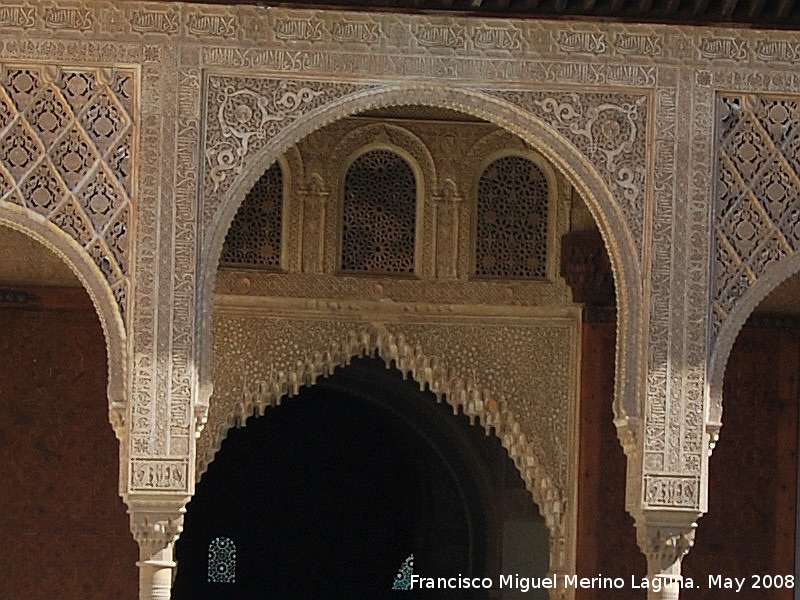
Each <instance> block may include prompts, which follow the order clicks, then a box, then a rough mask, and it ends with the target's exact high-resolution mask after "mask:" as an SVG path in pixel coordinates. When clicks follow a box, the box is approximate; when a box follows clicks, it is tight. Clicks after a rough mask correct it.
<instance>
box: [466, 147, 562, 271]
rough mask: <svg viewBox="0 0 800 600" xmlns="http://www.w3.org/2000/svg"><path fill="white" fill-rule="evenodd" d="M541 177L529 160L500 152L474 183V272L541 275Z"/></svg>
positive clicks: (543, 201) (543, 225)
mask: <svg viewBox="0 0 800 600" xmlns="http://www.w3.org/2000/svg"><path fill="white" fill-rule="evenodd" d="M547 201H548V189H547V179H546V178H545V176H544V173H542V171H541V169H540V168H539V167H538V166H536V165H535V164H534V163H533V162H532V161H530V160H528V159H526V158H522V157H520V156H506V157H504V158H500V159H498V160H496V161H494V162H493V163H491V164H490V165H489V166H488V167H486V169H485V170H484V172H483V173H482V175H481V178H480V180H479V182H478V203H477V210H476V218H475V220H476V229H475V234H476V235H475V274H476V275H478V276H486V277H532V278H537V277H545V276H546V272H547V271H546V266H547Z"/></svg>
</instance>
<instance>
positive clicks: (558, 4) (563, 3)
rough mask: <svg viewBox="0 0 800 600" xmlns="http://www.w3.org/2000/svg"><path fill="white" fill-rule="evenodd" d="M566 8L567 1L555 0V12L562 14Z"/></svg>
mask: <svg viewBox="0 0 800 600" xmlns="http://www.w3.org/2000/svg"><path fill="white" fill-rule="evenodd" d="M566 8H567V0H556V5H555V10H556V12H564V10H566Z"/></svg>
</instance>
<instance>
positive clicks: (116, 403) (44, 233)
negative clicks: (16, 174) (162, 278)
mask: <svg viewBox="0 0 800 600" xmlns="http://www.w3.org/2000/svg"><path fill="white" fill-rule="evenodd" d="M0 224H1V225H5V226H7V227H10V228H11V229H14V230H16V231H19V232H20V233H24V234H25V235H28V236H30V237H31V238H33V239H35V240H36V241H37V242H39V243H41V244H42V245H43V246H45V247H46V248H47V249H48V250H50V251H52V252H53V253H54V254H55V255H56V256H58V257H59V258H60V259H61V260H62V261H63V262H64V263H65V264H66V265H67V267H68V268H69V269H70V270H71V271H72V272H73V273H74V274H75V276H76V277H77V278H78V280H79V281H80V282H81V284H82V285H83V287H84V289H85V290H86V292H87V293H88V294H89V297H90V298H91V301H92V304H93V305H94V308H95V311H96V312H97V316H98V317H99V320H100V325H101V327H102V329H103V336H104V338H105V342H106V358H107V361H108V385H107V395H108V414H109V421H110V422H111V425H112V427H113V428H114V433H115V434H116V436H117V438H118V439H120V440H121V439H123V437H124V434H125V433H124V430H125V415H126V408H127V404H128V396H127V377H126V373H127V358H126V354H127V353H126V347H127V345H126V344H127V341H126V339H127V337H126V333H125V324H124V322H123V319H122V315H121V314H120V312H119V308H118V305H117V302H116V300H115V298H114V294H113V292H112V291H111V288H110V287H109V286H108V282H107V281H106V278H105V277H104V276H103V274H102V273H101V272H100V270H99V269H98V267H97V265H96V264H95V263H94V261H93V260H92V258H91V257H90V256H89V255H88V254H87V253H86V252H85V251H84V250H83V249H82V248H81V247H79V246H78V245H77V244H76V243H75V241H74V240H73V239H72V238H71V237H70V236H69V235H67V234H66V233H64V232H63V231H61V230H60V229H58V228H57V227H56V226H55V225H53V224H52V223H51V222H49V221H47V220H46V219H44V217H42V216H41V215H39V214H36V213H34V212H32V211H30V210H29V209H27V208H23V207H20V206H17V205H14V204H11V203H8V202H0Z"/></svg>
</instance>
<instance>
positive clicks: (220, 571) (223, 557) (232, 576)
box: [208, 536, 236, 583]
mask: <svg viewBox="0 0 800 600" xmlns="http://www.w3.org/2000/svg"><path fill="white" fill-rule="evenodd" d="M208 583H236V544H234V543H233V540H232V539H230V538H228V537H224V536H221V537H216V538H214V539H213V540H211V542H210V543H209V544H208Z"/></svg>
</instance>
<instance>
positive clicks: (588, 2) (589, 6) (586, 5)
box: [583, 0, 597, 10]
mask: <svg viewBox="0 0 800 600" xmlns="http://www.w3.org/2000/svg"><path fill="white" fill-rule="evenodd" d="M595 4H597V0H583V10H594V5H595Z"/></svg>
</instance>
